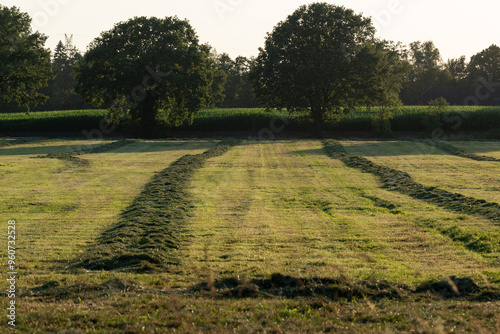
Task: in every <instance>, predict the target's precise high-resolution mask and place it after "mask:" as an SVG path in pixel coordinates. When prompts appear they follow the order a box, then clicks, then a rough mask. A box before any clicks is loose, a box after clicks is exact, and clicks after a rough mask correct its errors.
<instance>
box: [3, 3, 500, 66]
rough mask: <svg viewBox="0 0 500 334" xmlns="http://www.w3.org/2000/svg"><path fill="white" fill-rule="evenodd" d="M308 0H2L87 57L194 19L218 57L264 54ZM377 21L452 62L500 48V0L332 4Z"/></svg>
mask: <svg viewBox="0 0 500 334" xmlns="http://www.w3.org/2000/svg"><path fill="white" fill-rule="evenodd" d="M313 2H318V1H306V0H181V1H172V0H140V1H137V0H135V1H131V0H0V4H1V5H3V6H8V7H12V6H16V7H19V8H20V9H21V11H23V12H27V13H28V14H29V15H30V16H31V17H32V19H33V23H32V26H33V29H34V30H37V31H40V32H42V33H43V34H45V35H46V36H48V37H49V38H48V40H47V43H46V47H48V48H50V49H52V50H53V49H54V48H55V46H56V45H57V43H58V41H59V40H62V41H63V42H64V39H65V34H67V35H69V36H70V35H73V42H74V44H75V45H76V46H77V48H78V49H79V50H80V51H82V52H85V51H86V50H87V46H88V44H89V43H90V42H91V41H92V40H93V39H94V38H96V37H98V36H99V35H100V33H101V32H103V31H107V30H110V29H111V28H113V26H114V25H115V24H116V23H118V22H122V21H126V20H128V19H130V18H133V17H135V16H156V17H165V16H177V17H179V18H180V19H188V20H189V22H190V23H191V25H192V26H193V28H194V29H195V30H196V32H197V34H198V37H199V39H200V42H201V43H209V44H210V45H211V46H212V47H214V48H215V49H216V50H217V52H218V53H224V52H225V53H228V54H229V55H230V56H231V57H232V58H235V57H237V56H245V57H251V56H257V55H258V49H259V47H263V45H264V40H265V38H266V34H267V33H268V32H272V30H273V27H274V26H275V25H276V24H277V23H278V22H280V21H283V20H285V19H286V18H287V16H288V15H290V14H292V13H293V12H294V11H295V10H296V9H297V8H299V7H300V6H301V5H305V4H309V3H313ZM326 2H328V3H331V4H334V5H341V6H345V7H347V8H351V9H353V10H354V11H356V12H357V13H361V14H363V15H364V16H370V17H372V20H373V22H374V25H375V27H376V28H377V35H376V36H377V37H379V38H383V39H386V40H392V41H395V42H402V43H403V44H405V45H408V44H409V43H411V42H414V41H418V40H420V41H427V40H431V41H433V42H434V44H435V45H436V46H437V48H438V49H439V50H440V52H441V56H442V58H443V60H444V61H447V60H448V59H450V58H458V57H460V56H461V55H465V56H466V57H467V58H468V59H469V58H470V57H471V56H472V55H474V54H476V53H478V52H480V51H482V50H484V49H486V48H487V47H489V46H490V45H492V44H497V45H500V18H499V16H498V15H499V14H498V13H500V1H498V0H476V1H470V0H469V1H464V0H454V1H438V0H369V1H368V0H338V1H326Z"/></svg>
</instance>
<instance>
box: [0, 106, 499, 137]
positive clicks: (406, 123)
mask: <svg viewBox="0 0 500 334" xmlns="http://www.w3.org/2000/svg"><path fill="white" fill-rule="evenodd" d="M380 111H381V110H380V108H373V109H371V110H367V109H364V108H363V109H360V110H357V111H355V112H352V113H348V114H346V115H342V116H341V117H340V118H339V119H337V120H336V121H330V122H328V123H327V124H326V125H325V129H326V130H331V131H365V132H371V131H372V130H373V124H372V122H373V119H374V118H375V116H376V115H377V114H378V113H380ZM105 117H106V110H70V111H52V112H34V113H30V114H26V113H14V114H0V133H15V132H22V133H37V134H39V133H47V132H48V133H52V132H66V133H67V132H73V133H80V134H81V132H82V131H83V130H87V131H92V130H94V129H100V128H101V122H102V120H103V119H105ZM429 117H430V116H429V108H428V107H402V108H401V109H400V110H399V111H393V112H392V115H391V120H390V123H391V128H392V130H393V131H412V132H429V131H430V130H429V129H427V128H426V124H428V123H429ZM432 117H434V118H437V119H436V120H434V121H433V123H432V124H434V125H436V126H438V128H441V129H442V130H443V131H447V132H449V133H450V134H451V135H460V134H462V133H463V132H472V133H475V134H477V135H480V136H481V137H483V138H488V139H500V137H499V134H500V132H499V131H500V108H498V107H448V108H447V109H446V110H444V111H442V112H440V113H438V114H437V115H435V116H432ZM283 125H285V127H284V128H283V129H282V130H280V131H279V132H281V131H283V130H284V131H289V132H290V131H309V130H311V122H310V121H308V120H307V117H305V115H304V114H302V113H299V112H295V113H287V112H286V111H266V110H265V109H204V110H202V111H200V112H199V113H198V114H196V115H195V117H194V121H193V124H184V125H182V126H181V127H179V128H174V129H172V128H168V127H166V128H165V135H169V134H170V133H171V132H172V131H198V132H222V131H232V132H234V131H256V132H258V131H260V130H261V129H265V128H271V129H272V128H273V126H275V127H276V128H277V129H281V128H282V126H283ZM117 130H118V131H120V130H121V131H130V129H129V128H128V127H127V126H124V127H122V128H120V127H118V128H117ZM431 130H434V128H432V129H431Z"/></svg>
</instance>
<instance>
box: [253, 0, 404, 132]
mask: <svg viewBox="0 0 500 334" xmlns="http://www.w3.org/2000/svg"><path fill="white" fill-rule="evenodd" d="M374 34H375V28H374V27H373V26H372V23H371V19H370V18H365V17H363V16H362V15H358V14H355V13H354V11H353V10H350V9H346V8H345V7H341V6H334V5H330V4H327V3H314V4H311V5H309V6H302V7H300V8H299V9H298V10H297V11H295V12H294V13H293V14H292V15H290V16H289V17H288V18H287V19H286V20H285V21H283V22H280V23H279V24H278V25H277V26H276V27H275V28H274V30H273V32H272V33H270V34H268V36H267V39H266V42H265V47H264V48H263V49H262V48H261V49H260V54H259V56H258V58H257V59H256V61H255V64H254V65H253V67H252V70H251V73H250V78H251V80H252V82H253V85H254V89H255V93H256V96H257V98H258V99H259V100H260V102H261V103H262V104H264V105H267V106H268V107H271V108H287V109H289V110H307V111H310V113H311V117H312V118H313V119H314V121H315V122H316V123H317V124H321V123H322V122H323V121H324V120H325V119H327V118H328V117H329V116H331V115H334V114H339V113H342V112H345V111H348V110H351V109H352V108H355V107H357V106H369V105H375V104H395V103H397V102H398V101H399V98H398V92H399V89H400V88H401V82H402V78H403V74H404V72H403V68H404V66H403V62H402V59H401V57H400V54H399V52H398V51H397V48H396V47H394V46H392V45H391V44H390V43H388V42H384V41H377V40H376V39H375V38H374Z"/></svg>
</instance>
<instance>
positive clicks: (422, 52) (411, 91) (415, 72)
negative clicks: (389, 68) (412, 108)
mask: <svg viewBox="0 0 500 334" xmlns="http://www.w3.org/2000/svg"><path fill="white" fill-rule="evenodd" d="M408 53H409V60H410V64H411V70H410V72H409V74H408V75H407V77H406V80H405V83H404V86H403V90H402V91H401V99H402V101H403V103H404V104H407V105H417V104H419V103H420V102H421V99H422V95H423V94H424V93H425V91H427V90H428V89H429V88H431V87H433V86H445V85H447V84H449V83H450V82H451V80H452V79H451V74H450V72H449V71H447V70H446V69H445V66H444V64H443V63H442V59H441V54H440V52H439V50H438V48H436V46H435V45H434V43H433V42H431V41H427V42H424V43H421V42H414V43H411V44H410V48H409V52H408Z"/></svg>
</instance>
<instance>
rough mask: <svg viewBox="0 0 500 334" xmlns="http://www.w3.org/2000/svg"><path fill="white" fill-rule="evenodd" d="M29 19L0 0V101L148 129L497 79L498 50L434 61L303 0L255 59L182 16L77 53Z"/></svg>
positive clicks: (105, 38)
mask: <svg viewBox="0 0 500 334" xmlns="http://www.w3.org/2000/svg"><path fill="white" fill-rule="evenodd" d="M30 23H31V18H30V17H29V16H28V15H27V14H26V13H22V12H20V10H19V9H18V8H16V7H12V8H8V7H4V6H1V5H0V110H1V111H2V112H6V111H14V110H17V109H19V108H23V109H25V110H30V109H31V110H64V109H80V108H86V107H89V106H90V105H93V106H97V107H102V108H107V109H109V116H108V117H109V119H110V120H111V121H114V122H115V123H120V122H129V123H132V124H136V125H138V127H139V128H142V129H146V130H145V131H146V132H147V131H150V130H151V129H153V128H154V127H155V126H157V125H159V124H166V125H171V126H177V125H180V124H183V123H184V122H189V121H191V120H192V118H193V115H194V114H195V113H196V112H197V111H198V110H200V109H201V108H205V107H256V106H263V107H268V108H278V109H287V110H290V111H303V112H305V113H308V114H309V116H310V118H311V119H312V120H313V121H314V122H315V123H317V124H321V123H322V122H325V121H327V120H329V119H335V118H336V117H338V116H339V115H341V114H344V113H348V112H350V111H352V110H355V109H356V108H359V107H361V106H363V107H370V106H382V107H393V106H398V105H400V104H409V105H416V104H419V103H421V97H422V94H423V93H424V92H425V91H426V90H427V89H429V88H430V87H432V86H456V87H459V86H472V85H477V84H478V80H483V81H484V80H487V82H491V83H494V82H500V48H499V47H498V46H496V45H492V46H490V47H489V48H487V49H486V50H483V51H481V52H479V53H478V54H476V55H474V56H473V57H472V58H471V60H470V61H469V62H467V60H466V57H465V56H462V57H460V58H457V59H450V60H448V61H447V62H446V63H445V62H443V60H442V58H441V55H440V53H439V50H438V49H437V48H436V46H435V45H434V43H433V42H431V41H427V42H414V43H411V44H410V45H409V47H404V46H402V45H401V44H400V43H393V42H390V41H385V40H380V39H377V38H375V37H374V36H375V28H374V27H373V24H372V21H371V19H370V18H367V17H363V16H362V15H360V14H356V13H355V12H354V11H353V10H351V9H348V8H345V7H342V6H335V5H331V4H327V3H313V4H310V5H307V6H301V7H300V8H298V9H297V10H296V11H295V12H294V13H292V14H291V15H290V16H288V17H287V18H286V19H285V20H284V21H282V22H279V23H278V24H277V25H276V27H275V28H274V29H273V31H272V32H271V33H269V34H268V36H267V38H266V41H265V45H264V47H263V48H260V49H259V55H258V56H257V57H255V58H250V59H249V58H245V57H237V58H236V59H231V57H230V56H229V55H227V54H225V53H223V54H218V53H217V52H216V51H215V50H214V49H213V48H212V47H211V46H210V45H208V44H200V42H199V41H198V38H197V36H196V33H195V31H194V29H193V28H192V27H191V25H190V24H189V22H188V21H186V20H180V19H178V18H177V17H166V18H164V19H159V18H154V17H153V18H146V17H136V18H133V19H130V20H128V21H126V22H122V23H119V24H116V25H115V26H114V27H113V28H112V29H111V30H109V31H105V32H103V33H102V34H101V36H99V37H97V38H96V39H95V40H94V41H93V42H92V43H91V45H90V46H89V49H88V51H87V52H86V53H85V54H82V53H80V52H79V51H78V49H77V48H76V47H75V46H74V45H73V43H72V40H71V38H66V41H65V43H63V42H62V41H60V42H59V44H58V45H57V47H56V49H55V50H54V52H53V53H51V52H50V51H49V50H47V49H45V48H44V44H45V41H46V36H44V35H42V34H40V33H39V32H33V31H32V29H31V27H30Z"/></svg>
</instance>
